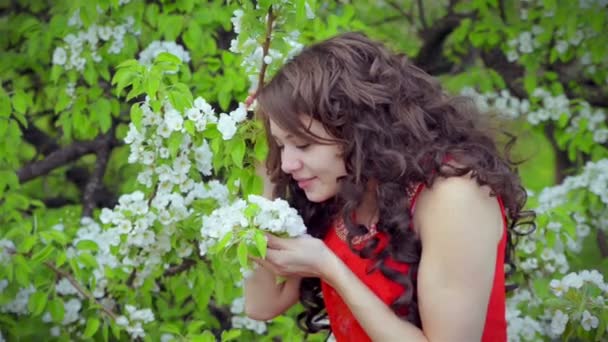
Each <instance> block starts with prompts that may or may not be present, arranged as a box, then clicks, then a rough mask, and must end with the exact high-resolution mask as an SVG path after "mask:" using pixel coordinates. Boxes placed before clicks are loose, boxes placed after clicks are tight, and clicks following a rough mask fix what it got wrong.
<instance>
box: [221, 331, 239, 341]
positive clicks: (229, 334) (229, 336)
mask: <svg viewBox="0 0 608 342" xmlns="http://www.w3.org/2000/svg"><path fill="white" fill-rule="evenodd" d="M240 336H241V330H240V329H231V330H225V331H222V342H227V341H232V340H235V339H237V338H238V337H240Z"/></svg>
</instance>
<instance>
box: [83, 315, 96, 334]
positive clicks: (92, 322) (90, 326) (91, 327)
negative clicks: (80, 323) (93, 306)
mask: <svg viewBox="0 0 608 342" xmlns="http://www.w3.org/2000/svg"><path fill="white" fill-rule="evenodd" d="M99 324H100V322H99V319H98V318H95V317H89V318H88V319H87V325H86V327H85V328H84V332H83V333H82V335H83V337H85V338H89V337H93V335H95V333H96V332H97V330H98V329H99Z"/></svg>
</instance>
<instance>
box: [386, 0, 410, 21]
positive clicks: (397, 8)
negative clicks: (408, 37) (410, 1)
mask: <svg viewBox="0 0 608 342" xmlns="http://www.w3.org/2000/svg"><path fill="white" fill-rule="evenodd" d="M386 3H387V4H388V5H389V6H391V7H392V8H394V9H395V10H396V11H397V12H399V14H401V15H402V16H403V17H405V19H406V20H407V21H408V23H410V24H411V25H413V24H414V16H413V15H412V14H411V13H408V12H406V11H404V10H403V8H401V6H399V5H398V4H396V3H395V2H394V1H387V2H386Z"/></svg>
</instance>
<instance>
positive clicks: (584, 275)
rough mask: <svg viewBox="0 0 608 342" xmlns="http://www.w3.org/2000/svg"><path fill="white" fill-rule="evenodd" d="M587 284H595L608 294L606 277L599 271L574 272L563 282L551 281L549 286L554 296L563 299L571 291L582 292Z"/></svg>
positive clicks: (562, 280)
mask: <svg viewBox="0 0 608 342" xmlns="http://www.w3.org/2000/svg"><path fill="white" fill-rule="evenodd" d="M585 283H589V284H593V285H595V286H597V288H599V289H600V290H601V291H602V292H603V293H608V284H607V283H605V282H604V276H603V275H602V274H601V273H600V272H598V271H597V270H590V271H589V270H583V271H581V272H579V273H576V272H572V273H569V274H567V275H566V276H565V277H563V278H562V279H561V280H558V279H553V280H551V283H550V284H549V286H551V291H553V294H555V295H556V296H558V297H563V296H564V294H565V293H567V292H568V291H569V290H570V289H575V290H580V289H581V287H583V285H584V284H585Z"/></svg>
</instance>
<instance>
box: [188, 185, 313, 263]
mask: <svg viewBox="0 0 608 342" xmlns="http://www.w3.org/2000/svg"><path fill="white" fill-rule="evenodd" d="M248 202H249V204H248V203H247V202H246V201H245V200H242V199H238V200H236V201H234V202H233V203H231V204H230V205H227V206H223V207H220V208H218V209H216V210H214V211H213V212H212V213H211V214H210V215H206V216H204V217H203V218H202V220H203V225H202V227H201V237H202V239H201V241H200V242H199V251H200V254H201V255H203V256H204V255H206V254H207V252H208V251H209V249H210V248H212V247H213V246H215V245H216V244H217V243H218V242H220V241H222V240H223V239H224V238H225V237H226V235H228V234H229V233H232V234H233V235H232V239H231V240H230V241H228V242H227V247H230V246H233V245H235V244H236V243H238V241H239V238H240V236H239V234H238V232H243V231H246V230H248V229H250V228H252V227H255V228H258V229H261V230H265V231H268V232H272V233H273V234H279V235H287V236H290V237H296V236H301V235H303V234H305V233H306V227H305V226H304V222H303V221H302V218H301V217H300V216H299V215H298V213H297V211H296V210H295V209H293V208H290V207H289V205H288V204H287V202H285V201H284V200H282V199H280V198H278V199H275V200H274V201H270V200H267V199H265V198H263V197H260V196H256V195H250V196H249V197H248ZM252 205H253V208H254V212H255V214H254V215H253V217H252V218H251V219H250V218H249V217H248V216H247V215H246V214H245V213H246V211H247V209H248V208H250V207H251V206H252ZM245 238H246V239H249V238H251V237H250V236H246V237H245Z"/></svg>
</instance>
